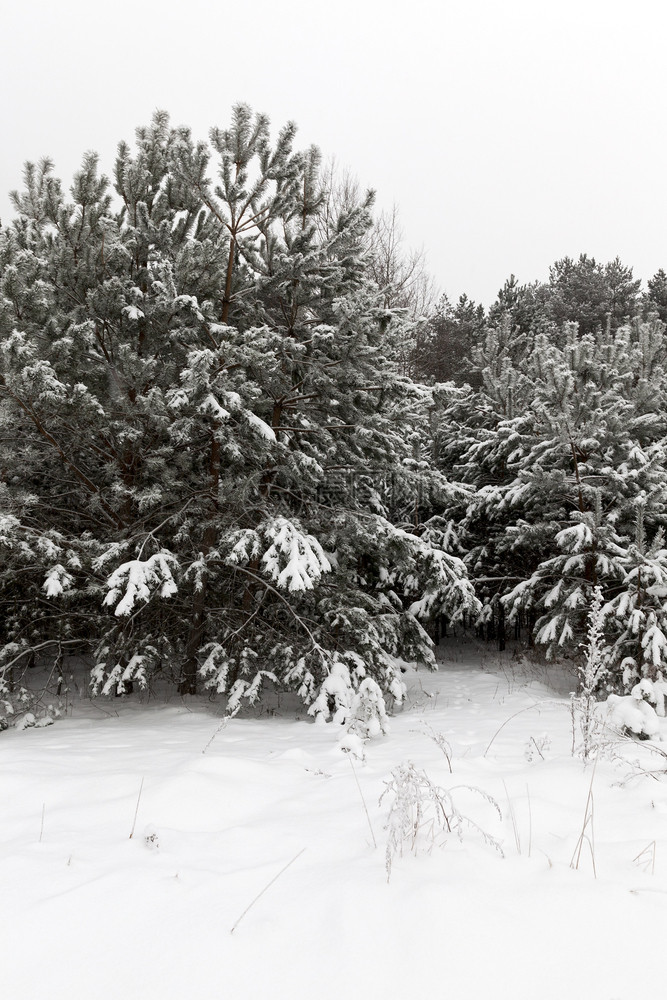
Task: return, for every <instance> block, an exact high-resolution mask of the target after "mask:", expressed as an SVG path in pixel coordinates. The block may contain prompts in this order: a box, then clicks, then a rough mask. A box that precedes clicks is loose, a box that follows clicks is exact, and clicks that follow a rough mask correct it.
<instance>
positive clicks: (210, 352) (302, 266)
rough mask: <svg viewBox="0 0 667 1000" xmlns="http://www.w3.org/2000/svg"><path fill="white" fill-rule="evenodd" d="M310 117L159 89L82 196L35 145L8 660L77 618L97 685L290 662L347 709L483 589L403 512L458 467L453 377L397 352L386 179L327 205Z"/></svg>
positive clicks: (239, 684)
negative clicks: (372, 255)
mask: <svg viewBox="0 0 667 1000" xmlns="http://www.w3.org/2000/svg"><path fill="white" fill-rule="evenodd" d="M294 136H295V128H294V126H293V125H291V124H290V125H288V126H286V127H285V128H284V129H283V130H282V131H281V132H280V133H279V135H278V137H277V139H275V140H272V138H271V134H270V129H269V122H268V120H267V119H266V118H265V117H264V116H262V115H256V114H253V112H252V111H251V110H250V109H249V108H247V107H246V106H245V105H239V106H237V107H236V108H235V109H234V112H233V116H232V122H231V125H230V126H229V128H227V129H213V130H212V131H211V135H210V144H205V143H195V142H194V141H193V139H192V137H191V136H190V133H189V131H188V130H187V129H183V128H177V129H175V128H172V127H171V126H170V125H169V121H168V118H167V116H166V115H165V114H163V113H158V114H157V115H156V116H155V118H154V120H153V122H152V123H151V125H150V126H148V127H147V128H142V129H139V130H138V131H137V138H136V144H135V148H134V149H132V148H131V147H130V146H129V145H127V144H125V143H121V144H120V146H119V149H118V157H117V160H116V165H115V170H114V185H113V189H112V188H111V186H110V184H109V182H108V181H107V179H106V178H105V177H104V176H101V175H100V174H99V172H98V163H97V158H96V157H95V156H92V155H89V156H87V157H86V158H85V159H84V163H83V166H82V169H81V171H80V172H79V173H78V174H77V176H76V177H75V179H74V183H73V186H72V189H71V197H68V196H67V195H66V194H65V192H64V191H63V189H62V186H61V185H60V183H59V182H58V181H57V180H56V179H55V178H54V177H53V174H52V167H51V164H50V163H49V162H48V161H45V162H44V163H43V164H41V165H39V166H37V167H31V166H29V167H28V168H27V169H26V178H25V179H26V190H25V191H24V192H23V193H22V194H20V195H18V194H17V195H16V196H15V206H16V209H17V211H18V218H17V219H16V220H15V222H14V223H13V225H12V226H11V227H10V228H9V229H8V230H4V231H2V233H1V234H0V265H1V270H0V282H1V287H2V300H1V303H0V351H1V355H0V356H1V359H2V360H1V366H2V367H1V382H0V386H1V388H2V399H3V403H2V406H3V415H4V418H5V419H6V420H7V421H8V422H9V421H10V422H12V423H13V424H14V425H15V426H16V427H17V428H18V429H20V432H21V433H20V440H21V442H22V443H21V448H20V454H17V455H10V454H9V453H8V450H7V448H6V447H5V448H4V453H3V462H2V467H3V469H6V468H8V467H9V466H11V474H7V473H6V472H3V484H2V488H3V490H4V494H3V497H4V507H3V511H5V512H6V513H4V518H5V520H4V521H3V533H2V535H1V536H0V543H1V544H3V546H4V547H5V548H6V549H7V551H8V552H10V553H11V559H10V566H9V568H8V570H7V571H6V572H5V573H4V574H3V578H2V587H3V590H2V594H3V599H4V600H5V610H6V611H7V610H9V611H10V613H9V614H6V615H5V617H4V625H3V629H4V634H3V635H2V641H3V643H4V649H3V653H2V657H3V662H5V663H10V662H12V663H13V662H18V663H19V665H20V664H22V663H25V662H26V659H27V658H28V657H29V656H30V655H31V654H32V652H34V651H35V649H36V648H37V647H39V650H42V649H49V650H51V649H54V648H62V647H63V643H65V644H66V643H69V642H72V643H76V644H77V648H78V649H79V650H80V651H81V652H85V653H88V654H89V655H90V657H91V659H92V663H93V669H92V678H93V683H94V688H95V690H101V691H105V692H111V691H114V690H121V691H122V690H124V689H127V686H128V685H129V684H131V683H132V682H138V683H139V684H140V685H144V684H148V683H151V682H152V679H153V678H155V677H156V676H158V675H164V676H166V677H167V678H168V679H172V680H173V681H175V682H176V683H178V685H179V687H180V690H181V692H183V693H192V692H194V691H195V690H196V689H197V684H198V678H200V677H203V678H204V679H205V682H206V684H207V685H209V686H212V687H213V688H214V689H215V690H217V691H219V692H221V693H226V694H227V695H228V696H229V699H230V706H231V707H232V708H233V707H234V706H235V705H237V704H239V700H240V698H241V697H247V698H250V699H252V698H254V697H255V696H256V695H257V692H258V690H259V688H260V686H261V684H262V682H263V680H265V679H267V678H270V679H271V680H272V682H273V683H275V684H278V685H283V686H286V687H288V688H291V689H293V690H297V691H298V692H299V694H300V695H301V697H302V698H303V699H304V701H305V702H306V703H308V704H309V705H310V706H311V707H312V710H313V711H317V712H321V713H324V714H325V715H326V714H328V713H329V712H330V711H332V710H333V711H335V712H337V713H338V716H339V717H344V716H345V715H346V714H349V713H350V712H352V711H353V708H352V706H353V704H354V699H355V694H354V692H355V690H357V689H358V688H359V686H360V685H361V683H362V682H365V683H366V686H367V687H368V685H369V684H371V685H372V684H374V685H376V686H377V691H376V692H375V694H376V695H377V697H379V698H381V697H382V693H385V694H386V693H390V694H391V695H392V696H393V697H394V698H396V699H400V697H401V694H402V681H401V672H400V668H401V664H402V663H404V662H405V661H415V660H416V661H421V662H426V663H429V664H430V665H433V654H432V651H431V643H430V640H429V639H428V636H427V634H426V632H425V631H424V628H423V627H422V625H421V624H420V622H419V619H422V620H423V621H424V622H427V621H428V620H429V619H430V618H433V617H435V616H437V615H439V614H440V613H442V612H446V613H447V614H449V615H451V616H456V615H459V614H461V613H463V612H464V611H465V610H471V609H473V608H474V607H475V606H476V605H475V598H474V596H473V593H472V589H471V587H470V584H469V582H468V581H467V578H466V574H465V570H464V567H463V564H462V563H461V562H460V561H459V560H458V559H457V558H455V557H453V556H450V555H448V554H447V553H446V552H445V551H444V550H443V549H442V547H440V546H439V545H438V542H437V538H436V536H435V535H432V534H431V535H429V534H428V533H427V532H425V531H423V529H422V527H421V523H420V519H419V518H418V519H417V522H416V523H413V524H410V525H409V526H399V525H398V524H396V523H394V520H393V519H392V513H393V508H394V507H395V506H396V500H397V498H400V497H403V496H412V497H414V496H416V495H418V494H419V491H420V490H424V489H425V490H426V492H428V493H431V492H433V491H435V492H438V491H439V492H440V493H445V494H446V493H447V492H449V490H450V488H449V486H448V485H447V483H446V480H445V479H444V478H443V477H442V476H441V475H439V474H437V473H430V472H429V471H428V470H427V469H426V468H425V463H424V462H423V461H421V460H420V459H419V458H418V457H417V458H416V457H415V455H416V453H415V447H416V443H417V442H419V441H421V440H427V437H428V427H429V419H430V417H429V413H430V409H432V406H433V394H432V391H431V390H427V389H425V388H424V387H419V386H415V385H414V384H413V383H412V382H411V381H410V380H409V379H408V378H407V377H406V376H405V375H403V374H401V372H400V370H399V367H398V365H397V363H396V362H394V361H392V358H393V357H395V356H396V354H397V352H396V351H395V350H394V349H393V346H392V345H393V343H394V341H396V340H400V341H402V340H403V339H404V338H405V331H404V329H403V326H404V323H405V320H404V319H402V318H401V314H400V313H395V312H392V310H390V309H387V308H386V306H385V304H384V302H383V291H382V290H381V289H378V287H377V285H376V284H375V283H374V282H373V280H372V275H370V274H369V269H368V267H367V266H366V261H365V258H364V252H363V248H364V245H365V237H366V233H367V230H368V226H369V225H370V213H369V209H370V202H369V201H366V202H363V203H361V204H355V205H353V206H349V207H347V208H346V210H344V211H342V212H341V213H340V214H339V216H338V218H337V219H336V221H335V225H333V226H328V227H322V226H321V225H318V212H319V211H320V207H321V204H322V199H321V186H320V183H319V175H318V168H319V154H318V152H317V150H315V149H310V150H307V151H305V152H300V151H295V150H294ZM323 229H324V231H325V235H324V236H323ZM424 484H426V486H424ZM399 520H400V518H399ZM17 578H18V579H19V580H20V585H19V587H18V588H17V587H16V584H15V580H16V579H17ZM366 693H367V694H368V691H367V692H366ZM371 693H372V692H371Z"/></svg>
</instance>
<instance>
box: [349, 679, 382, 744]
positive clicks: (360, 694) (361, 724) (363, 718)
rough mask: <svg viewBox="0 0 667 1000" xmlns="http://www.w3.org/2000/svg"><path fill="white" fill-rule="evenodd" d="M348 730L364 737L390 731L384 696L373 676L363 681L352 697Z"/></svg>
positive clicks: (367, 737)
mask: <svg viewBox="0 0 667 1000" xmlns="http://www.w3.org/2000/svg"><path fill="white" fill-rule="evenodd" d="M348 730H349V731H350V732H353V733H356V734H357V735H358V736H361V737H362V739H372V738H373V737H374V736H380V735H381V734H384V733H387V732H388V731H389V719H388V717H387V710H386V705H385V701H384V697H383V695H382V691H381V690H380V688H379V686H378V684H377V683H376V682H375V681H374V680H373V678H372V677H366V679H365V680H363V681H362V682H361V684H360V685H359V690H358V691H357V692H356V693H355V695H354V697H353V699H352V705H351V709H350V719H349V726H348Z"/></svg>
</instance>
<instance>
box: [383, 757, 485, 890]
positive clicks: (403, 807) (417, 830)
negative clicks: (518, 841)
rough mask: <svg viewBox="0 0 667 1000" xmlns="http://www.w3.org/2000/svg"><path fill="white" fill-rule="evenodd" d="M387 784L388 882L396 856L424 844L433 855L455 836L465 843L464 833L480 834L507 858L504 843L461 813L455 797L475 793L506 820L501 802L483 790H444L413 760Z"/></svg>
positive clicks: (394, 774) (458, 787) (417, 849)
mask: <svg viewBox="0 0 667 1000" xmlns="http://www.w3.org/2000/svg"><path fill="white" fill-rule="evenodd" d="M385 784H386V788H385V790H384V792H383V793H382V795H381V796H380V802H382V800H383V799H384V798H385V797H386V796H388V797H389V809H388V812H387V822H386V824H385V830H387V847H386V851H385V867H386V871H387V881H389V879H390V878H391V870H392V865H393V861H394V858H395V857H396V855H398V856H399V857H402V856H403V853H404V851H406V850H408V851H410V852H411V853H413V854H417V853H418V851H419V849H420V847H421V846H422V845H423V848H424V850H425V851H426V852H427V853H430V852H431V851H432V850H433V848H434V847H435V846H442V845H443V844H444V843H445V842H446V840H447V838H448V837H449V836H450V835H452V834H454V835H455V836H457V837H458V839H459V840H462V839H463V833H464V830H468V831H470V832H473V833H477V834H478V835H479V836H480V837H481V838H482V840H483V842H484V843H485V844H487V845H488V846H489V847H493V848H494V849H495V850H496V851H498V853H499V854H500V855H503V851H502V848H501V846H500V843H499V842H498V841H497V840H496V839H495V837H492V836H491V835H490V834H488V833H487V832H486V831H485V830H483V829H482V827H481V826H479V825H478V824H477V823H476V822H475V821H474V820H472V819H470V817H468V816H465V815H464V814H463V813H462V812H460V810H459V809H458V807H457V805H456V802H455V800H454V798H453V795H452V793H453V792H455V791H457V789H460V790H461V789H465V790H467V791H471V792H475V793H476V794H478V795H480V796H481V798H482V799H484V800H485V801H486V802H489V803H490V804H491V805H492V806H493V807H494V809H495V810H496V812H497V813H498V816H499V817H500V818H501V819H502V813H501V811H500V807H499V805H498V803H497V802H496V800H495V799H494V798H492V797H491V796H490V795H488V794H487V793H486V792H484V791H482V789H480V788H475V787H474V786H471V785H456V786H455V787H454V788H449V789H447V788H442V786H441V785H437V784H436V783H435V782H434V781H432V780H431V778H429V776H428V775H427V774H426V772H425V771H422V770H419V769H418V768H416V767H415V765H414V764H413V763H412V762H411V761H405V762H403V763H402V764H399V765H398V767H395V768H394V769H393V771H392V772H391V778H390V780H389V781H387V782H385Z"/></svg>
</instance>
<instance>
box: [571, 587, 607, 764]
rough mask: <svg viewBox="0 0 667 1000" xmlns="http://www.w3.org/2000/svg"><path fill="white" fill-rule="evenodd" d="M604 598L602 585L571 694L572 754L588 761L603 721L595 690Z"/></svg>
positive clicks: (600, 667) (601, 668) (602, 667)
mask: <svg viewBox="0 0 667 1000" xmlns="http://www.w3.org/2000/svg"><path fill="white" fill-rule="evenodd" d="M603 602H604V597H603V594H602V588H601V587H595V588H594V590H593V600H592V602H591V607H590V611H589V613H588V645H587V648H586V655H585V659H584V661H583V664H582V666H581V668H580V671H579V677H580V690H579V693H578V694H576V695H575V694H572V695H571V706H572V723H573V740H572V742H573V753H579V754H580V755H581V757H582V758H583V760H584V763H588V761H589V760H590V758H591V756H592V755H593V753H594V752H595V751H596V750H597V749H598V747H599V743H600V740H601V738H602V735H603V732H604V728H605V727H604V721H603V719H602V717H601V715H600V711H599V702H598V700H597V697H596V691H598V690H599V687H600V683H601V681H602V678H603V677H604V675H605V673H606V669H607V668H606V663H605V660H604V619H605V609H604V607H603ZM575 719H576V720H577V723H578V728H579V733H580V737H581V740H580V743H579V744H577V742H576V734H575Z"/></svg>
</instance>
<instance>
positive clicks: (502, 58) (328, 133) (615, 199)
mask: <svg viewBox="0 0 667 1000" xmlns="http://www.w3.org/2000/svg"><path fill="white" fill-rule="evenodd" d="M0 24H1V26H2V32H1V35H0V54H1V59H0V74H1V75H2V83H3V88H2V89H3V100H2V105H1V107H0V125H1V136H2V143H1V146H0V149H1V152H0V216H2V219H3V222H5V221H7V219H8V218H9V216H10V209H9V202H8V199H7V197H6V193H7V192H8V191H9V190H10V189H11V188H15V187H17V186H20V182H21V169H22V164H23V162H24V161H25V160H26V159H37V158H39V157H40V156H43V155H49V156H51V157H52V158H53V159H54V160H55V163H56V173H57V174H58V176H61V177H62V178H63V179H64V180H67V181H68V183H69V180H70V179H71V176H72V173H73V171H74V170H75V169H76V167H77V166H78V163H79V161H80V157H81V154H82V153H83V152H84V151H85V150H87V149H95V150H97V151H98V152H99V153H100V154H101V156H102V166H103V169H104V170H105V171H106V172H110V171H111V169H112V165H113V157H114V152H115V147H116V144H117V142H118V140H120V139H122V138H132V136H133V131H134V128H135V126H137V125H139V124H144V123H147V122H148V121H149V120H150V117H151V114H152V112H153V111H154V110H155V109H156V108H166V109H167V110H168V111H169V112H170V114H171V117H172V121H173V123H174V124H187V125H190V126H191V128H192V130H193V133H194V135H195V136H196V137H197V138H205V137H206V135H207V133H208V129H209V127H210V126H211V125H220V126H224V125H226V124H227V123H228V118H229V110H230V108H231V106H232V104H234V103H235V102H237V101H245V102H247V103H249V104H251V105H252V106H253V108H254V109H256V110H258V111H263V112H266V113H268V114H269V116H270V118H271V121H272V123H273V125H274V126H275V127H276V129H277V128H278V127H279V126H281V125H282V124H284V122H285V121H287V120H288V119H293V120H294V121H296V122H297V124H298V125H299V141H300V143H301V144H302V145H304V146H306V145H309V144H311V143H313V142H314V143H317V144H318V145H319V146H320V147H321V149H322V151H323V152H324V154H325V155H326V156H330V155H335V157H336V159H337V161H338V162H339V163H340V164H341V165H343V166H347V167H349V168H351V170H352V171H353V172H354V173H355V174H356V175H357V176H358V177H359V180H360V181H361V183H362V184H363V185H364V186H368V187H374V188H375V189H376V190H377V193H378V201H379V204H380V205H381V206H385V207H391V205H392V204H393V203H396V204H397V205H398V207H399V209H400V213H401V219H402V224H403V229H404V232H405V237H406V240H407V242H408V243H409V244H410V245H412V246H414V247H422V246H423V248H424V250H425V252H426V254H427V257H428V265H429V269H430V271H431V272H432V273H433V275H434V276H435V278H436V280H437V283H438V285H439V287H440V289H441V290H442V291H445V292H446V293H447V294H448V295H449V297H450V298H452V299H456V298H457V297H458V296H459V295H460V294H461V293H462V292H467V293H468V295H470V296H471V297H472V298H474V299H476V300H478V301H482V302H484V303H485V304H486V305H488V304H489V303H490V302H491V301H493V299H494V298H495V295H496V292H497V290H498V288H499V287H500V286H501V285H502V283H503V282H504V280H505V278H506V277H508V276H509V274H510V273H515V274H516V275H517V277H518V278H519V279H520V280H521V281H530V280H533V279H535V278H540V279H543V278H545V277H546V276H547V273H548V267H549V264H550V263H552V262H553V261H554V260H556V259H558V258H559V257H562V256H565V255H566V254H568V255H570V256H576V255H578V254H579V253H581V252H586V253H589V254H592V255H593V256H595V257H596V258H597V259H599V260H601V261H607V260H610V259H612V258H613V257H615V256H617V255H618V256H620V257H621V259H622V260H623V261H624V262H625V263H627V264H630V265H632V266H633V267H634V271H635V275H636V276H637V277H641V278H643V279H644V280H646V279H647V278H649V277H651V275H652V274H654V273H655V271H656V270H657V269H658V268H659V267H665V269H667V240H666V238H665V231H666V227H665V223H666V221H667V193H666V192H667V107H666V105H667V101H666V98H667V70H666V68H665V60H666V55H665V49H666V47H667V32H666V29H667V4H665V3H664V0H634V3H632V4H631V3H629V2H627V0H626V2H624V3H620V2H616V0H607V2H602V0H578V2H572V0H553V2H551V3H544V2H541V0H530V2H529V0H503V2H494V0H456V2H454V0H440V2H431V0H409V2H408V0H403V2H401V3H395V2H391V0H331V2H326V3H322V2H320V0H310V2H305V0H235V2H229V0H218V2H217V3H208V2H204V0H178V2H176V0H114V2H113V3H111V4H104V5H101V4H100V5H98V4H95V3H94V2H93V0H86V2H85V3H83V2H74V0H59V2H58V3H47V2H46V0H42V2H36V0H22V2H18V0H17V2H14V3H11V4H10V3H9V2H8V0H7V2H5V3H4V4H3V5H2V17H1V19H0Z"/></svg>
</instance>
